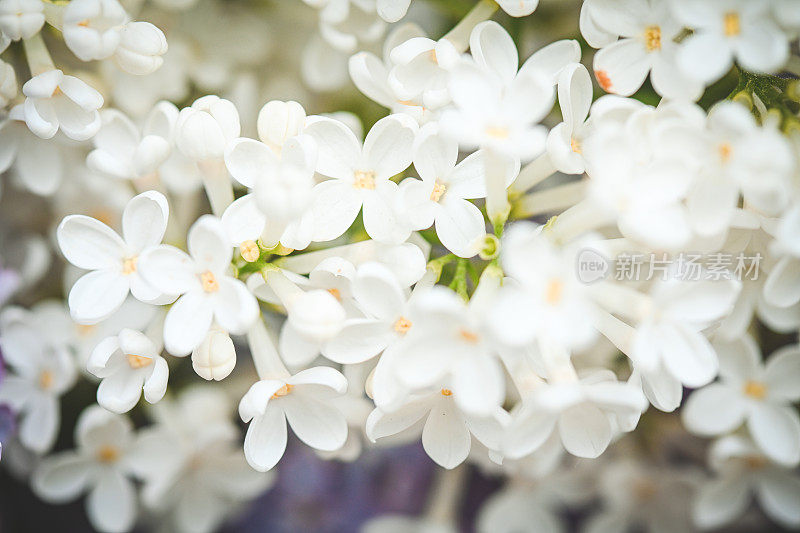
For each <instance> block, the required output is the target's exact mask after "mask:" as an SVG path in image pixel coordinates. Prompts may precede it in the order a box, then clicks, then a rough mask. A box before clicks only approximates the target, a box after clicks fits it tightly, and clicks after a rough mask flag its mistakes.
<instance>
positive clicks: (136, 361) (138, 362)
mask: <svg viewBox="0 0 800 533" xmlns="http://www.w3.org/2000/svg"><path fill="white" fill-rule="evenodd" d="M128 364H129V365H130V366H131V368H133V369H137V368H144V367H146V366H148V365H152V364H153V360H152V359H151V358H149V357H145V356H143V355H134V354H132V353H129V354H128Z"/></svg>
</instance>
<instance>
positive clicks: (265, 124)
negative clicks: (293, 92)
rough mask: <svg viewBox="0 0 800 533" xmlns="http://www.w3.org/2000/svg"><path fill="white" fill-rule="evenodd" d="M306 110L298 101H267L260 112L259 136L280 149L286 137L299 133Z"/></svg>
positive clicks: (303, 122) (266, 142)
mask: <svg viewBox="0 0 800 533" xmlns="http://www.w3.org/2000/svg"><path fill="white" fill-rule="evenodd" d="M305 121H306V111H305V109H303V106H301V105H300V104H298V103H297V102H292V101H289V102H281V101H280V100H272V101H271V102H267V103H266V104H265V105H264V107H262V108H261V111H259V113H258V137H259V138H260V139H261V141H262V142H263V143H264V144H267V145H269V146H270V147H272V148H274V149H277V150H280V148H281V147H282V146H283V143H285V142H286V139H288V138H290V137H294V136H295V135H299V134H300V132H301V131H302V130H303V125H304V124H305Z"/></svg>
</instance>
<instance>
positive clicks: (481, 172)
mask: <svg viewBox="0 0 800 533" xmlns="http://www.w3.org/2000/svg"><path fill="white" fill-rule="evenodd" d="M457 158H458V145H457V144H456V142H455V141H453V140H451V139H449V138H444V137H442V136H441V135H440V134H439V133H438V129H437V127H436V125H435V124H430V125H429V126H425V127H424V128H423V129H422V130H421V131H420V133H419V136H418V137H417V145H416V149H415V150H414V168H415V169H416V170H417V173H419V175H420V177H421V178H422V181H420V180H415V179H412V178H409V179H406V180H405V181H403V182H402V184H401V185H400V191H401V194H402V199H403V203H404V206H405V209H406V215H407V216H408V218H409V222H410V224H411V226H412V228H413V229H415V230H420V229H427V228H429V227H430V226H431V225H432V224H435V225H436V235H437V236H438V237H439V240H440V241H441V242H442V244H443V245H444V246H445V248H447V249H448V250H450V251H451V252H453V253H454V254H456V255H458V256H460V257H472V256H474V255H475V254H477V253H478V252H479V251H480V249H481V247H482V246H483V237H484V236H485V235H486V222H485V221H484V219H483V215H482V214H481V212H480V209H478V208H477V207H476V206H475V204H473V203H472V202H470V201H469V200H468V199H473V198H484V197H486V168H485V167H486V161H485V157H484V154H483V153H482V152H480V151H479V152H475V153H473V154H471V155H469V156H467V157H466V158H465V159H464V160H463V161H461V162H460V163H458V164H456V160H457ZM504 162H505V163H506V168H505V169H503V170H504V182H505V183H506V185H508V184H510V183H511V181H513V180H514V178H516V177H517V174H518V173H519V166H518V163H517V161H516V160H514V159H507V160H505V161H504Z"/></svg>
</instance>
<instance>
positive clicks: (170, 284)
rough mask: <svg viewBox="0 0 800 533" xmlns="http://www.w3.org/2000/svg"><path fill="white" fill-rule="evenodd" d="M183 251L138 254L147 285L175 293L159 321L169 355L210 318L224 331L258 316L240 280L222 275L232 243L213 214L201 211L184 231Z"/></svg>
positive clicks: (191, 342) (191, 340)
mask: <svg viewBox="0 0 800 533" xmlns="http://www.w3.org/2000/svg"><path fill="white" fill-rule="evenodd" d="M187 245H188V249H189V254H186V253H185V252H183V251H181V250H179V249H177V248H175V247H173V246H168V245H161V246H157V247H155V248H151V249H149V250H147V251H146V252H145V253H143V254H142V256H141V257H140V260H139V270H140V271H141V273H142V276H144V278H145V279H146V280H147V281H148V282H149V283H150V284H151V285H153V287H155V288H157V289H158V290H160V291H164V292H165V293H166V294H179V295H181V296H180V298H178V300H177V301H176V302H175V303H174V304H173V305H172V308H171V309H170V310H169V312H168V313H167V318H166V321H165V322H164V344H165V346H166V348H167V351H169V352H170V353H171V354H173V355H177V356H184V355H188V354H189V353H191V351H192V350H194V349H195V348H196V347H197V346H199V345H200V343H201V342H203V339H205V337H206V334H207V333H208V331H209V328H210V327H211V322H212V320H216V322H217V323H218V324H219V325H220V327H222V328H223V329H224V330H226V331H229V332H231V333H234V334H241V333H244V332H245V331H246V330H247V328H248V327H249V326H250V324H252V323H253V322H254V321H255V320H256V317H257V316H258V304H257V303H256V299H255V297H254V296H253V295H252V294H251V293H250V291H248V290H247V287H246V286H245V284H244V283H242V282H241V281H239V280H238V279H236V278H234V277H232V276H230V275H228V269H229V267H230V262H231V258H232V256H233V248H232V247H231V245H230V244H229V241H228V238H227V236H226V235H225V231H224V230H223V229H222V224H221V223H220V222H219V219H217V218H215V217H213V216H211V215H203V216H202V217H200V218H199V219H198V220H197V222H195V223H194V224H193V225H192V227H191V229H190V230H189V235H188V237H187Z"/></svg>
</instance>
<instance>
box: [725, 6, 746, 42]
mask: <svg viewBox="0 0 800 533" xmlns="http://www.w3.org/2000/svg"><path fill="white" fill-rule="evenodd" d="M723 27H724V30H723V31H724V32H725V36H726V37H736V36H737V35H739V34H740V33H742V23H741V19H740V18H739V13H737V12H735V11H729V12H727V13H725V18H724V22H723Z"/></svg>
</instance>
